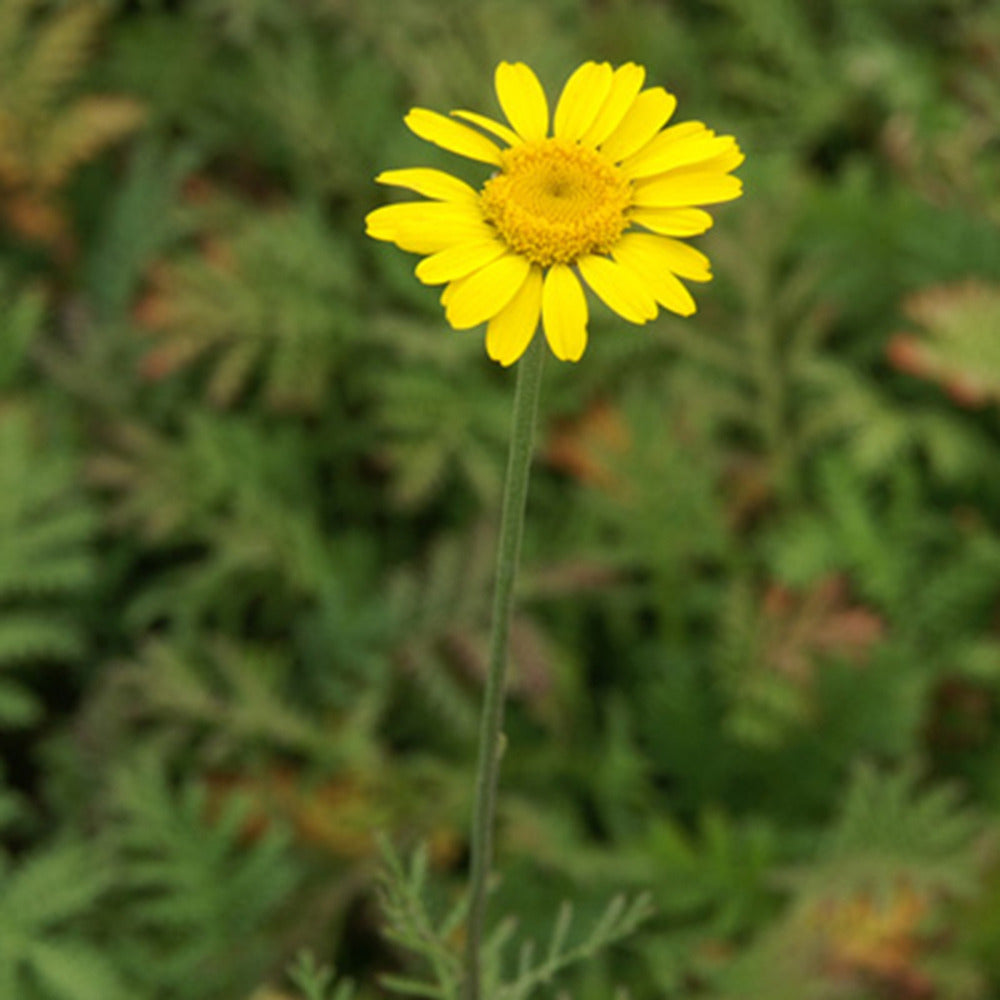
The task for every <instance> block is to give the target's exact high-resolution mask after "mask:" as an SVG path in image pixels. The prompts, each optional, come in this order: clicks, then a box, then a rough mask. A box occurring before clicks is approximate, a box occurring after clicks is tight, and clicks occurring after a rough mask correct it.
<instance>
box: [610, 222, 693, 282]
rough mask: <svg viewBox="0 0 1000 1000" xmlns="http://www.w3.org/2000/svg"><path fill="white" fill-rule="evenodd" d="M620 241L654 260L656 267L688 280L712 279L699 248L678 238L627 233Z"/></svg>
mask: <svg viewBox="0 0 1000 1000" xmlns="http://www.w3.org/2000/svg"><path fill="white" fill-rule="evenodd" d="M620 242H624V243H625V245H626V246H627V247H630V248H631V249H632V250H633V252H635V253H637V254H641V255H643V256H644V257H646V258H647V259H649V260H650V261H654V260H655V262H656V266H657V267H663V268H666V269H667V270H668V271H672V272H673V273H674V274H676V275H678V276H679V277H681V278H687V279H688V280H689V281H711V280H712V265H711V262H710V261H709V259H708V258H707V257H706V256H705V255H704V254H703V253H702V252H701V251H700V250H696V249H695V248H694V247H693V246H690V245H689V244H687V243H682V242H681V241H680V240H673V239H671V238H670V237H669V236H654V235H653V234H652V233H628V234H627V235H625V236H623V237H622V240H621V241H620Z"/></svg>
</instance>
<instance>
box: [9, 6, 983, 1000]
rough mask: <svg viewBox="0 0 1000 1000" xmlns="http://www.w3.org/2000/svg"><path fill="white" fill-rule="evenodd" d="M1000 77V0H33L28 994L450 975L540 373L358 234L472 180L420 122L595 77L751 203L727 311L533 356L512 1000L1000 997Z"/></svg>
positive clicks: (14, 378)
mask: <svg viewBox="0 0 1000 1000" xmlns="http://www.w3.org/2000/svg"><path fill="white" fill-rule="evenodd" d="M997 52H1000V17H998V14H997V12H996V11H995V10H994V9H993V7H992V6H991V5H989V4H983V3H976V2H974V0H949V2H947V3H943V2H940V0H886V2H883V3H879V4H872V3H869V2H862V0H849V2H834V0H822V2H818V3H814V4H810V5H802V4H794V3H791V2H790V0H760V2H754V3H753V4H746V3H737V2H735V0H717V2H714V3H711V4H694V3H680V2H677V3H670V4H664V3H660V2H658V0H638V2H625V0H607V2H604V3H600V4H596V3H595V4H573V3H569V2H568V0H545V2H542V3H533V2H529V0H474V2H459V0H403V2H397V0H371V2H366V3H362V4H358V3H350V2H347V0H296V2H294V3H289V2H287V0H253V2H244V0H188V2H185V3H176V2H173V0H140V2H135V0H129V2H126V0H120V2H114V0H108V2H96V0H95V2H89V0H74V2H61V3H56V2H43V0H0V230H2V231H0V244H2V245H0V254H2V257H3V264H2V268H0V746H2V749H3V758H4V760H3V768H2V770H3V774H2V776H0V777H2V781H0V856H2V858H3V865H2V873H0V881H2V883H3V884H2V886H0V997H2V998H3V1000H6V998H7V997H8V996H10V997H11V998H13V1000H21V998H22V997H23V998H24V1000H98V997H100V1000H116V998H117V997H119V996H121V997H123V998H124V997H125V996H128V997H135V998H137V1000H235V998H250V997H253V1000H293V998H294V1000H347V998H348V996H352V997H356V998H357V1000H375V998H377V997H381V996H383V995H384V994H386V993H387V992H392V989H391V988H395V990H396V992H403V993H406V992H408V993H409V994H410V995H418V996H441V997H450V996H453V995H454V992H455V989H456V984H457V979H458V975H459V972H458V969H459V963H460V955H461V950H462V949H461V945H462V941H461V932H462V927H461V925H462V920H463V910H462V904H461V900H462V898H463V897H462V886H463V883H464V875H465V866H466V858H467V842H466V837H467V834H466V828H467V822H468V815H469V811H470V808H471V801H470V800H471V793H472V790H471V788H470V783H471V777H472V768H473V763H472V758H473V756H474V754H473V747H474V742H475V732H476V721H477V712H478V706H479V700H480V695H481V685H482V678H483V673H484V650H485V648H486V644H487V636H488V630H489V616H490V593H491V585H492V559H493V547H494V544H495V543H494V534H493V533H494V530H495V524H496V518H497V514H498V510H497V507H498V503H499V490H500V484H501V481H502V476H503V469H504V455H505V449H506V443H507V436H508V433H509V424H508V422H509V415H510V395H511V390H512V379H511V373H510V372H508V371H504V370H501V369H500V368H498V367H497V366H494V365H491V364H490V363H489V362H488V360H487V359H486V358H485V357H484V352H483V343H482V330H474V331H464V332H455V331H453V330H450V329H448V328H447V326H446V324H445V322H444V320H443V319H442V317H441V310H440V305H439V302H438V294H439V293H438V290H436V289H433V288H428V287H426V286H424V285H423V284H422V283H420V282H419V281H417V280H415V278H414V276H413V265H414V261H413V259H412V257H410V256H409V255H406V254H403V253H400V252H398V251H396V250H395V249H394V248H392V247H389V246H385V245H375V244H373V243H372V242H371V241H368V240H366V239H365V237H364V235H363V229H364V226H363V218H364V215H365V213H366V212H367V211H368V210H369V209H370V208H372V207H374V206H375V205H377V204H381V203H384V202H385V200H386V199H387V198H388V199H393V198H396V197H402V196H400V195H397V194H392V193H389V192H387V191H386V190H385V189H381V188H380V187H379V186H378V185H376V184H374V182H373V177H374V175H375V174H376V173H377V172H378V171H380V170H383V169H389V168H393V167H401V166H407V165H417V164H420V165H425V166H432V167H443V168H445V169H449V170H458V171H459V172H460V173H462V172H463V171H465V170H466V169H467V170H468V173H467V174H464V176H468V177H469V178H470V179H477V178H478V179H481V178H482V176H483V174H482V172H476V171H477V168H476V167H475V166H474V165H472V166H469V165H465V166H463V165H461V164H459V161H458V159H457V158H455V157H454V156H452V155H451V154H449V153H447V152H446V151H443V150H437V149H433V148H431V147H429V146H427V144H425V143H419V142H418V140H416V139H415V138H414V137H413V136H412V135H410V134H409V133H408V132H407V130H406V129H405V127H404V126H403V124H402V116H403V115H404V114H405V112H406V110H407V109H408V108H410V107H412V106H425V107H429V108H435V109H439V110H445V111H446V110H448V109H450V108H457V107H468V108H474V109H479V110H482V111H484V112H486V113H496V112H497V110H498V109H497V108H496V105H495V97H494V95H493V94H492V92H491V71H492V68H493V66H494V65H495V63H496V62H497V61H498V60H499V59H524V60H525V61H526V62H529V63H530V64H532V65H533V66H535V67H536V68H537V69H538V71H539V74H540V76H541V78H542V80H543V81H544V82H545V84H546V86H547V87H548V88H549V89H550V92H551V91H552V88H554V87H555V86H556V85H557V84H558V82H559V81H560V80H561V79H564V78H565V76H566V75H567V73H568V71H569V70H570V69H571V68H572V67H573V66H574V65H576V64H577V63H578V62H579V61H581V60H582V59H587V58H597V59H608V60H611V61H613V62H615V63H620V62H624V61H626V60H634V61H635V62H638V63H641V64H643V65H644V66H645V67H646V69H647V79H648V80H649V82H650V84H651V85H663V86H664V87H666V88H668V89H670V90H672V91H674V92H676V93H677V95H678V98H679V112H678V114H679V117H680V118H691V119H704V120H705V121H710V122H712V123H713V127H717V128H719V129H720V130H723V131H726V132H729V131H731V132H732V133H733V134H734V135H736V136H737V137H738V139H739V141H740V143H741V145H742V146H743V148H744V149H745V150H746V151H747V154H748V158H747V162H746V164H745V165H744V166H743V167H741V170H740V173H741V176H743V177H744V180H745V183H746V196H745V197H744V198H743V199H741V200H740V201H739V202H736V203H734V204H733V205H731V206H726V207H724V208H723V209H721V210H720V211H719V212H718V213H717V220H716V225H715V227H714V229H713V230H712V231H710V232H709V233H707V234H706V235H705V236H704V237H703V238H699V240H698V244H699V246H701V247H703V248H704V249H705V251H706V253H707V254H708V256H709V257H710V258H711V261H712V264H713V270H714V272H715V275H716V277H715V280H714V282H713V283H712V284H710V285H708V286H706V287H705V288H703V289H699V295H698V305H699V312H698V313H697V314H696V315H695V316H692V317H688V318H684V319H682V318H680V317H672V316H662V317H661V318H660V319H658V320H657V321H655V322H653V323H650V324H647V325H646V326H645V327H643V328H642V329H629V330H623V329H621V324H620V323H619V322H618V321H617V320H616V319H614V318H613V317H611V315H610V313H609V312H608V311H607V310H605V309H604V308H603V306H602V305H601V304H600V303H598V302H596V301H595V302H593V303H592V306H593V308H592V309H591V312H592V322H591V344H590V345H589V347H588V351H587V355H586V357H585V359H584V361H583V362H582V363H581V364H579V365H562V364H559V363H557V362H556V361H554V360H549V361H547V363H546V371H545V376H544V391H543V397H542V398H543V402H542V412H541V417H540V425H539V430H538V457H537V461H536V463H535V467H534V472H533V479H532V486H531V494H530V499H529V514H528V524H527V529H526V535H525V545H524V549H525V552H524V567H523V573H522V575H521V578H520V581H519V594H518V611H517V616H516V621H515V627H514V631H513V634H512V641H511V653H512V661H513V666H514V670H513V671H512V678H511V687H510V692H509V694H510V697H509V700H508V707H507V715H506V724H505V728H506V734H507V749H506V752H505V757H504V761H503V782H502V786H501V795H500V801H499V804H498V815H499V820H498V827H497V838H496V839H497V844H496V847H497V857H498V868H499V873H500V875H501V876H502V877H501V879H500V880H499V881H498V884H497V885H496V887H495V889H494V895H493V897H492V902H491V920H492V924H491V926H492V928H493V936H492V937H491V939H490V947H489V950H488V952H487V954H486V956H485V961H486V968H487V971H488V974H489V979H490V982H489V987H490V988H489V990H488V991H487V995H489V996H491V997H494V998H498V1000H503V998H507V1000H513V998H518V997H524V998H527V997H529V996H530V997H541V996H547V995H549V994H552V995H555V994H556V993H557V992H558V991H566V992H567V993H568V994H571V995H573V996H574V997H577V998H579V1000H597V998H598V997H600V998H605V997H607V996H608V995H613V994H614V991H615V989H616V988H617V984H621V985H622V987H623V988H624V989H627V991H628V994H629V995H630V996H632V997H633V998H635V1000H647V998H653V997H661V996H670V997H677V998H681V1000H683V998H687V997H696V996H700V997H719V998H723V997H726V998H728V997H733V998H735V997H740V998H743V1000H756V998H758V997H759V998H760V1000H765V998H766V1000H774V998H775V997H783V996H787V997H789V1000H792V998H794V1000H813V998H816V1000H827V998H830V1000H836V998H843V997H851V998H852V1000H853V998H858V1000H888V998H890V997H902V996H916V995H920V996H927V997H948V998H949V1000H951V998H955V1000H984V998H986V997H990V996H993V995H996V994H997V992H998V990H1000V968H998V966H997V959H996V956H997V954H998V953H1000V936H998V934H1000V931H998V927H1000V922H998V920H997V907H996V900H995V898H994V897H996V894H997V893H996V886H997V870H996V868H997V865H996V849H995V842H996V831H997V828H998V822H1000V726H998V718H1000V667H998V664H1000V629H998V624H997V623H998V615H997V609H998V606H1000V605H998V602H1000V532H998V524H1000V488H998V486H997V483H998V482H1000V477H998V475H997V472H998V470H1000V424H998V419H997V418H998V411H997V406H996V403H997V399H998V398H1000V397H998V395H997V391H996V389H997V384H1000V383H998V382H997V373H996V368H997V365H996V344H995V342H994V341H995V338H996V334H997V329H996V326H997V321H996V319H997V318H996V301H995V300H996V290H997V282H998V281H1000V268H998V264H997V262H998V261H1000V200H998V195H997V188H996V176H997V175H998V168H1000V158H998V151H1000V147H998V146H997V143H996V122H997V120H998V115H1000V101H998V97H997V87H996V80H997V73H998V63H997ZM552 96H553V98H554V96H555V94H554V93H552ZM140 121H141V122H142V124H143V128H142V129H141V130H140V129H139V128H138V125H139V124H140ZM859 762H874V763H869V764H864V763H859ZM918 776H919V777H918ZM378 830H381V831H383V832H384V834H385V836H386V837H387V838H388V840H389V841H391V842H393V843H402V844H412V843H414V842H417V841H426V844H427V847H426V850H425V852H424V853H422V854H421V853H418V854H417V855H416V856H415V860H414V861H413V862H412V863H409V862H407V863H406V864H404V863H403V862H402V861H400V860H399V858H398V857H396V856H395V855H393V854H392V853H391V852H390V853H389V854H388V855H387V857H386V860H385V861H384V862H383V864H382V874H381V876H379V875H378V874H377V872H378V870H379V861H378V856H377V851H376V849H375V846H374V834H375V833H376V831H378ZM623 891H624V892H626V893H628V894H630V896H631V897H633V898H639V897H641V894H642V893H644V892H648V893H649V894H650V896H651V900H652V911H653V912H652V915H651V916H650V917H649V919H641V920H640V917H645V916H646V909H645V904H640V903H636V904H635V906H634V907H632V908H630V905H628V904H626V905H625V906H624V908H622V906H621V904H617V903H616V904H614V905H613V906H612V907H611V908H610V909H608V908H607V904H606V903H605V902H604V901H606V900H607V899H609V898H616V895H617V894H618V893H621V892H623ZM567 899H569V900H571V901H572V906H573V914H574V916H573V919H572V921H571V920H570V916H569V911H568V910H562V911H561V910H560V905H561V901H562V900H567ZM379 901H381V905H382V908H381V909H380V907H379ZM515 921H516V923H515ZM386 924H388V928H389V936H388V937H386V935H385V934H383V929H384V928H385V926H386ZM626 933H627V934H628V941H627V943H626V947H627V951H626V950H623V949H622V948H620V947H614V948H605V947H603V945H604V944H617V943H618V942H620V941H623V939H624V936H625V934H626ZM531 941H535V942H537V945H536V947H535V950H534V951H531V950H530V948H529V947H528V942H531ZM296 955H299V956H300V958H299V959H298V960H297V961H296V960H295V956H296ZM304 956H308V957H304ZM333 968H336V970H337V973H338V974H337V976H334V975H333V973H332V972H327V971H326V970H328V969H333Z"/></svg>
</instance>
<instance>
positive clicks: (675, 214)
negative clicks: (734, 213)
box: [630, 208, 714, 236]
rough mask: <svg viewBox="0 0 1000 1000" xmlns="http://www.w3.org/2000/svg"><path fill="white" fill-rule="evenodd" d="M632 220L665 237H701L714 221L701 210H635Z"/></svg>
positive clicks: (632, 213)
mask: <svg viewBox="0 0 1000 1000" xmlns="http://www.w3.org/2000/svg"><path fill="white" fill-rule="evenodd" d="M630 215H631V219H632V221H633V222H636V223H638V224H639V225H640V226H645V227H646V228H647V229H651V230H652V231H653V232H654V233H661V234H662V235H664V236H700V235H701V234H702V233H704V232H707V231H708V230H709V229H711V228H712V224H713V222H714V220H713V219H712V216H710V215H709V214H708V212H706V211H703V210H702V209H700V208H634V209H632V211H631V213H630Z"/></svg>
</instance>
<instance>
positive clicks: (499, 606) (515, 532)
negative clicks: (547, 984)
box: [463, 334, 545, 1000]
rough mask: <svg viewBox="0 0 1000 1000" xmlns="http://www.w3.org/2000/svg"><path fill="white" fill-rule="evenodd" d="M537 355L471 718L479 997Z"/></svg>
mask: <svg viewBox="0 0 1000 1000" xmlns="http://www.w3.org/2000/svg"><path fill="white" fill-rule="evenodd" d="M544 357H545V344H544V341H543V338H542V337H541V336H540V335H537V334H536V336H535V337H534V339H533V340H532V342H531V344H530V345H529V347H528V350H527V351H526V352H525V354H524V356H523V357H522V358H521V361H520V362H519V364H518V368H517V388H516V389H515V391H514V413H513V419H512V423H511V436H510V451H509V452H508V457H507V478H506V480H505V482H504V494H503V510H502V513H501V516H500V539H499V542H498V545H497V567H496V580H495V590H494V593H493V633H492V636H491V639H490V660H489V672H488V674H487V677H486V691H485V693H484V695H483V712H482V718H481V720H480V725H479V758H478V762H477V764H476V798H475V804H474V807H473V813H472V839H471V851H472V858H471V872H470V876H469V922H468V935H467V938H466V951H465V989H464V991H463V996H464V998H465V1000H479V997H480V951H481V948H482V939H483V925H484V923H485V918H486V894H487V883H488V881H489V875H490V866H491V864H492V860H493V823H494V817H495V814H496V796H497V782H498V780H499V777H500V758H501V756H502V753H503V732H502V729H503V712H504V701H505V699H506V682H507V640H508V636H509V634H510V617H511V609H512V607H513V603H514V581H515V580H516V578H517V567H518V560H519V557H520V552H521V535H522V534H523V530H524V507H525V500H526V498H527V494H528V478H529V474H530V471H531V456H532V450H533V440H534V430H535V419H536V414H537V412H538V394H539V389H540V387H541V382H542V361H543V359H544Z"/></svg>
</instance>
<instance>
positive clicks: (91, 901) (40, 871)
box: [0, 843, 130, 1000]
mask: <svg viewBox="0 0 1000 1000" xmlns="http://www.w3.org/2000/svg"><path fill="white" fill-rule="evenodd" d="M111 883H112V867H111V865H110V863H109V859H108V858H107V857H102V856H101V855H100V854H98V855H97V856H95V854H94V851H93V850H92V848H91V847H90V845H87V844H84V843H66V844H63V845H59V846H53V847H50V848H48V849H45V850H39V851H38V852H36V853H33V854H32V855H31V856H30V857H29V858H28V860H27V861H25V862H23V863H22V864H20V865H19V866H18V867H17V868H16V869H12V867H11V864H10V861H9V860H6V859H5V863H4V865H3V872H2V875H0V889H2V900H3V903H2V908H0V990H2V991H3V993H4V995H6V996H10V997H15V996H16V997H25V998H26V1000H27V998H31V1000H36V998H37V1000H101V998H106V1000H116V998H122V1000H124V998H125V997H127V996H129V995H130V994H129V993H128V992H127V991H126V988H125V984H124V982H123V981H122V979H121V978H120V977H119V975H118V973H117V971H116V969H115V967H114V965H113V964H112V962H111V961H110V960H109V958H108V957H107V956H106V955H105V954H102V952H101V950H100V948H99V947H98V946H97V944H96V942H94V941H92V940H88V938H87V937H86V936H84V934H85V932H86V929H87V922H88V920H92V918H93V915H94V913H95V911H96V908H97V906H98V904H99V903H100V902H101V899H102V897H104V896H106V894H107V892H108V890H109V888H110V887H111Z"/></svg>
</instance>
